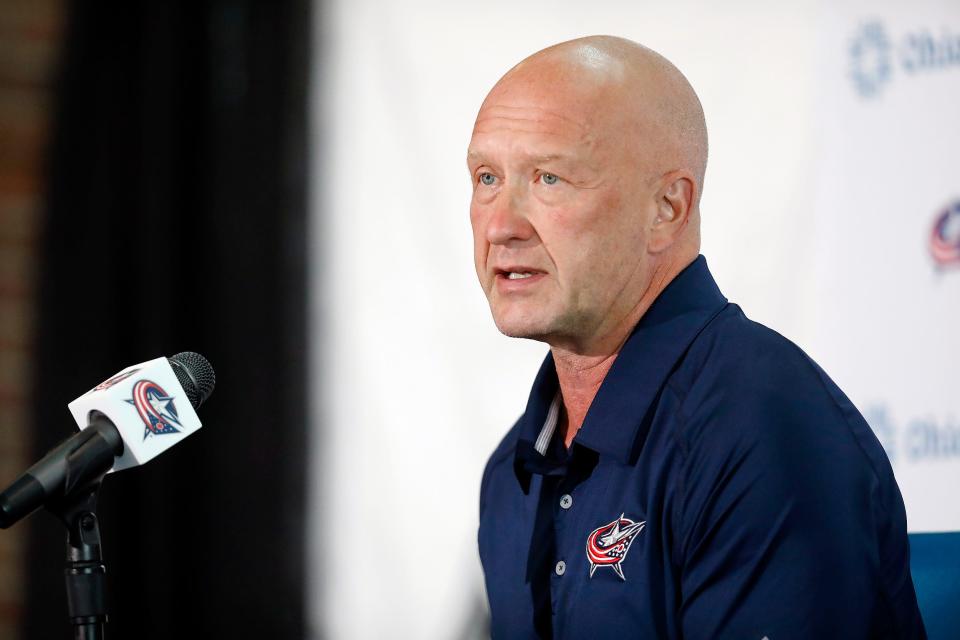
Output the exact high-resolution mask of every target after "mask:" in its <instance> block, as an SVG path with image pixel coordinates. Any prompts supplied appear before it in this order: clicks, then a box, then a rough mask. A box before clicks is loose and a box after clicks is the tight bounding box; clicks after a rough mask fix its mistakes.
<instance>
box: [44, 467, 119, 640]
mask: <svg viewBox="0 0 960 640" xmlns="http://www.w3.org/2000/svg"><path fill="white" fill-rule="evenodd" d="M107 468H109V467H107ZM105 475H106V471H104V472H103V473H101V474H99V475H97V476H96V477H95V478H94V479H93V480H92V481H90V482H87V483H86V484H83V485H82V486H77V487H75V488H73V489H72V490H71V491H69V492H68V493H67V494H66V495H65V496H64V497H62V498H60V499H59V500H56V501H55V502H53V503H51V504H49V505H48V506H47V510H48V511H50V512H51V513H52V514H53V515H55V516H57V518H59V519H60V521H61V522H63V524H64V525H65V526H66V527H67V564H66V568H65V569H64V577H65V579H66V587H67V614H68V615H69V617H70V622H71V623H72V624H73V638H74V640H103V638H104V625H105V624H106V622H107V605H106V595H105V594H106V589H105V586H106V584H105V582H106V573H107V568H106V567H105V566H104V564H103V555H102V553H101V547H100V521H99V519H98V518H97V513H96V509H97V497H98V495H99V493H100V483H101V482H102V481H103V477H104V476H105Z"/></svg>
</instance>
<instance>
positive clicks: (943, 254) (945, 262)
mask: <svg viewBox="0 0 960 640" xmlns="http://www.w3.org/2000/svg"><path fill="white" fill-rule="evenodd" d="M930 256H931V257H932V258H933V261H934V262H935V263H936V265H937V266H938V267H948V266H960V200H954V201H953V202H951V203H950V204H948V205H947V206H946V207H944V208H943V210H942V211H940V212H939V213H938V214H937V215H936V217H935V218H934V220H933V228H932V229H931V230H930Z"/></svg>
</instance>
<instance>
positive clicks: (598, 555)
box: [587, 513, 647, 581]
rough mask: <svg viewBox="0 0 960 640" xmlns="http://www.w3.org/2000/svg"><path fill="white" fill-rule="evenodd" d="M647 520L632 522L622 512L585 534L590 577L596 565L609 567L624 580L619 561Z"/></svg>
mask: <svg viewBox="0 0 960 640" xmlns="http://www.w3.org/2000/svg"><path fill="white" fill-rule="evenodd" d="M646 524H647V521H646V520H643V521H642V522H634V521H633V520H631V519H630V518H625V517H624V514H622V513H621V514H620V517H619V518H617V519H616V520H614V521H613V522H610V523H608V524H605V525H603V526H602V527H597V528H596V529H594V530H593V532H592V533H591V534H590V535H589V536H587V560H589V562H590V577H591V578H592V577H593V574H594V572H595V571H596V570H597V567H610V568H612V569H613V571H614V573H616V574H617V575H618V576H620V579H621V580H624V581H625V580H626V578H625V577H624V575H623V567H622V566H621V563H622V562H623V560H624V559H625V558H626V557H627V552H628V551H630V545H631V544H633V541H634V539H635V538H636V537H637V534H639V533H640V532H641V531H643V528H644V527H645V526H646Z"/></svg>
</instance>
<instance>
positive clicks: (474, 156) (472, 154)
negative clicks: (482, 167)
mask: <svg viewBox="0 0 960 640" xmlns="http://www.w3.org/2000/svg"><path fill="white" fill-rule="evenodd" d="M570 157H571V156H570V155H569V154H566V153H543V154H538V155H528V156H527V159H528V160H532V161H533V162H550V161H553V160H568V159H570ZM485 158H486V156H484V155H483V153H481V152H480V151H477V150H475V149H469V150H468V151H467V161H470V160H484V159H485Z"/></svg>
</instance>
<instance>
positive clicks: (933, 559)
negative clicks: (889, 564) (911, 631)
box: [909, 532, 960, 640]
mask: <svg viewBox="0 0 960 640" xmlns="http://www.w3.org/2000/svg"><path fill="white" fill-rule="evenodd" d="M909 537H910V573H911V574H912V575H913V586H914V587H915V588H916V590H917V601H918V602H919V604H920V614H921V615H922V616H923V623H924V625H925V626H926V627H927V636H928V637H929V639H930V640H956V639H957V638H960V532H956V533H911V534H910V536H909Z"/></svg>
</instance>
